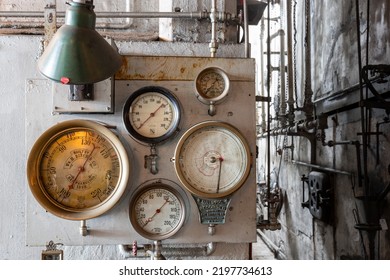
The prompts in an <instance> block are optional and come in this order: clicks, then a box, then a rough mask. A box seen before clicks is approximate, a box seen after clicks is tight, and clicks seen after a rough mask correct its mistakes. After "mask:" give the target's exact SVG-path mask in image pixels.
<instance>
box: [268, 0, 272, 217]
mask: <svg viewBox="0 0 390 280" xmlns="http://www.w3.org/2000/svg"><path fill="white" fill-rule="evenodd" d="M267 2H268V3H267V36H268V39H267V97H268V100H270V98H271V93H270V91H271V89H270V87H271V38H270V37H271V34H270V33H271V27H270V21H271V13H270V0H267ZM270 113H271V112H270V103H268V104H267V132H268V133H267V199H268V201H270V200H271V133H270V132H271V116H270ZM267 210H268V211H267V213H268V215H269V213H270V206H269V203H267ZM267 218H268V217H267Z"/></svg>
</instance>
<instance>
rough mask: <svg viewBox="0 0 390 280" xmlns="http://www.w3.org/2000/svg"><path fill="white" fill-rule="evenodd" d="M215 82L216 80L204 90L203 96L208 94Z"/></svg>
mask: <svg viewBox="0 0 390 280" xmlns="http://www.w3.org/2000/svg"><path fill="white" fill-rule="evenodd" d="M216 82H217V79H215V80H214V82H212V83H211V85H210V86H209V87H208V88H207V89H206V91H205V92H204V93H205V94H206V93H208V92H209V90H210V89H212V88H213V87H214V84H215V83H216Z"/></svg>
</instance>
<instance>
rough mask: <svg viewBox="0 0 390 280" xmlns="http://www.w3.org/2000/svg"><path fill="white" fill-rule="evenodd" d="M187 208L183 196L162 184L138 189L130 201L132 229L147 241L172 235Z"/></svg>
mask: <svg viewBox="0 0 390 280" xmlns="http://www.w3.org/2000/svg"><path fill="white" fill-rule="evenodd" d="M185 215H186V207H185V203H184V199H183V196H182V195H181V194H180V193H179V192H178V191H177V190H176V189H175V188H173V187H172V185H168V184H165V183H162V182H161V181H159V182H155V183H152V184H149V185H146V186H144V187H142V188H140V189H139V190H138V191H137V192H136V193H135V194H134V196H133V197H132V199H131V202H130V221H131V223H132V225H133V227H134V229H135V230H136V231H137V232H138V233H139V234H140V235H142V236H143V237H145V238H147V239H150V240H162V239H166V238H169V237H171V236H172V235H174V234H175V233H176V232H177V231H178V230H179V229H180V228H181V226H182V225H183V223H184V220H185Z"/></svg>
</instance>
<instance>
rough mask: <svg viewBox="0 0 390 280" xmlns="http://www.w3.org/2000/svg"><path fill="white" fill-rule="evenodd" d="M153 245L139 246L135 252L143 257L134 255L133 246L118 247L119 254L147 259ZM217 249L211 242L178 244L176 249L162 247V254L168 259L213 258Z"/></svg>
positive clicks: (170, 246)
mask: <svg viewBox="0 0 390 280" xmlns="http://www.w3.org/2000/svg"><path fill="white" fill-rule="evenodd" d="M152 247H153V246H152V245H151V244H145V245H143V246H139V247H137V248H136V249H135V251H138V250H139V251H142V253H143V255H142V256H139V255H137V254H136V255H134V247H133V245H124V244H121V245H118V249H119V252H120V253H121V255H122V256H123V257H124V258H147V259H149V258H150V256H149V255H148V254H147V252H148V251H151V250H152V249H153V248H152ZM215 249H216V243H215V242H210V243H207V244H194V245H192V246H191V245H189V244H176V245H175V247H173V246H172V245H167V244H165V245H164V246H162V248H161V251H160V253H161V254H162V255H164V256H166V257H186V256H188V257H207V256H211V255H212V254H213V253H214V252H215Z"/></svg>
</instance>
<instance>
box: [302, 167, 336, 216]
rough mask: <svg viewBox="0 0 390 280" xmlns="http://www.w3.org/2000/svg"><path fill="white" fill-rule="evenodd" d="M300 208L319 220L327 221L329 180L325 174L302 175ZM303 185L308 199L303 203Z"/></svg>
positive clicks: (312, 172)
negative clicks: (306, 189)
mask: <svg viewBox="0 0 390 280" xmlns="http://www.w3.org/2000/svg"><path fill="white" fill-rule="evenodd" d="M301 181H302V204H301V205H302V207H306V208H308V209H309V211H310V213H311V215H312V216H313V217H315V218H317V219H319V220H322V221H328V220H329V217H330V199H331V198H330V180H329V177H328V175H327V174H326V173H323V172H318V171H311V172H310V173H309V176H308V177H306V176H305V175H302V177H301ZM305 183H306V184H307V186H308V193H309V198H308V199H307V200H306V201H305Z"/></svg>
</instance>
